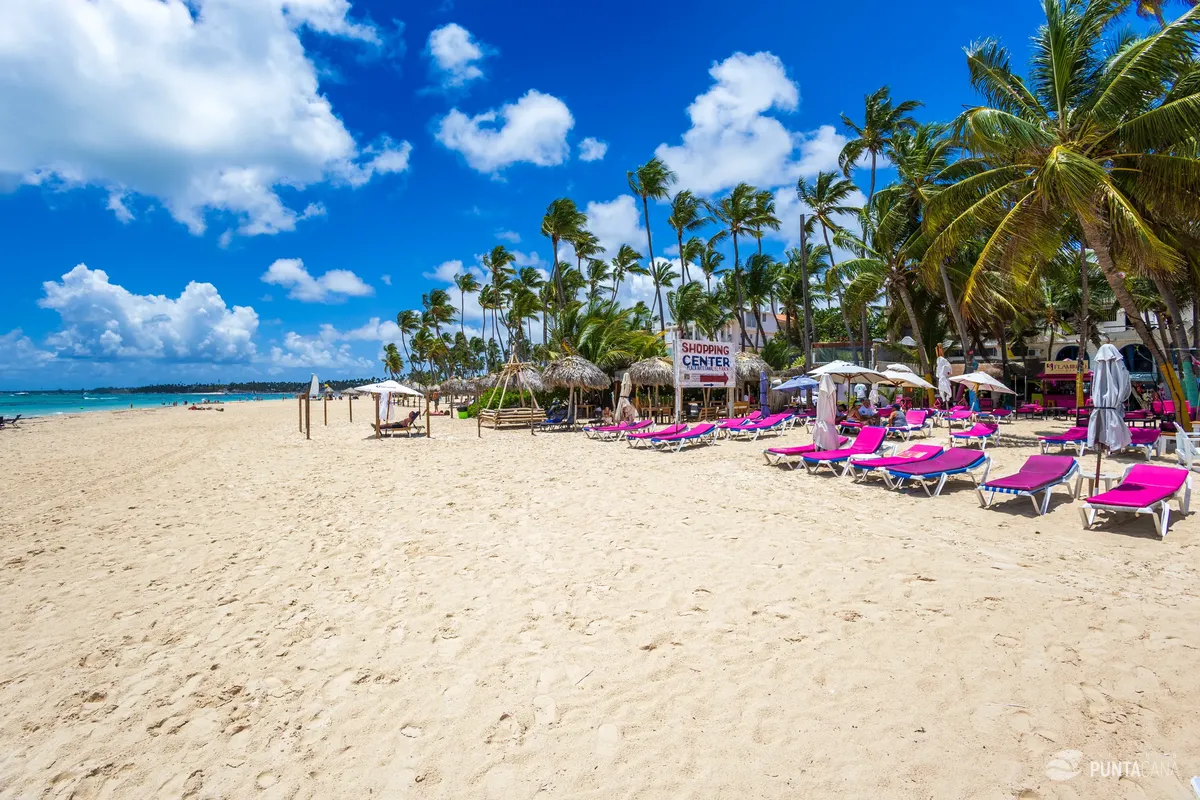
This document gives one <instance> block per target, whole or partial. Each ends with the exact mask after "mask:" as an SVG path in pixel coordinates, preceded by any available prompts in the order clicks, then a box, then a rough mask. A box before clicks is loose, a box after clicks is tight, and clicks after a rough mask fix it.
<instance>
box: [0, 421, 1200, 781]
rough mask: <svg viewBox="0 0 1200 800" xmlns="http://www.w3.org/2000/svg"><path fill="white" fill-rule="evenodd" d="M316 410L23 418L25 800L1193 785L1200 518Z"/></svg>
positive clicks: (743, 457) (1199, 697)
mask: <svg viewBox="0 0 1200 800" xmlns="http://www.w3.org/2000/svg"><path fill="white" fill-rule="evenodd" d="M313 411H314V415H313V416H314V422H315V423H316V424H315V425H314V429H313V439H312V441H305V439H304V436H303V434H300V433H298V432H297V430H296V407H295V404H294V402H263V403H250V404H242V405H230V406H228V407H227V408H226V410H225V411H224V412H190V411H187V410H184V409H161V410H147V411H132V412H117V413H96V414H89V415H80V416H75V417H70V418H60V419H52V420H44V421H42V420H37V421H33V422H30V423H28V424H23V425H22V426H21V427H20V428H19V429H17V430H4V431H0V454H3V458H4V462H5V465H6V470H5V478H4V481H3V485H2V488H0V615H2V616H0V618H2V620H3V631H4V636H3V637H0V667H2V668H0V745H2V746H0V798H43V797H46V798H159V797H162V798H244V797H256V798H258V797H261V798H367V797H378V798H391V797H412V798H535V797H536V798H550V797H579V798H597V799H598V800H599V798H605V799H607V798H618V797H620V798H672V799H674V798H757V797H764V798H767V797H780V798H783V797H805V798H972V799H973V800H985V799H986V800H993V799H995V800H1000V799H1001V798H1022V799H1027V798H1062V799H1064V800H1066V799H1067V798H1089V799H1103V798H1154V799H1155V800H1158V799H1159V798H1168V799H1173V798H1180V800H1182V799H1183V798H1188V797H1191V796H1192V794H1191V791H1190V790H1189V789H1188V788H1187V786H1186V784H1187V781H1188V780H1189V779H1190V776H1191V775H1196V774H1200V723H1198V722H1197V716H1196V713H1197V709H1200V677H1198V675H1200V672H1198V666H1197V665H1198V664H1200V602H1197V600H1198V594H1200V547H1198V546H1197V545H1198V543H1200V521H1198V520H1197V518H1196V515H1195V514H1193V515H1192V516H1191V517H1190V518H1187V519H1184V518H1181V517H1177V518H1176V519H1175V521H1174V522H1173V523H1172V528H1171V531H1170V534H1169V535H1168V536H1167V538H1166V540H1165V541H1160V540H1159V539H1158V538H1157V537H1156V536H1155V534H1154V528H1153V525H1152V523H1151V521H1150V520H1149V518H1146V517H1143V518H1140V519H1138V520H1137V521H1130V520H1123V521H1121V522H1119V523H1116V524H1112V523H1108V524H1105V525H1103V526H1099V527H1098V528H1097V529H1095V530H1092V531H1085V530H1084V529H1083V528H1082V525H1081V523H1080V519H1079V514H1078V506H1077V504H1076V503H1072V502H1070V501H1068V500H1067V496H1066V494H1065V492H1060V493H1059V494H1058V495H1056V497H1055V500H1054V502H1053V504H1052V510H1051V512H1050V514H1049V515H1048V516H1046V517H1041V518H1038V517H1035V516H1033V512H1032V508H1031V506H1030V504H1029V502H1028V501H1027V500H1025V499H1019V500H1013V501H1010V502H1008V503H1004V504H1002V505H1001V506H1000V507H999V509H992V510H983V509H981V508H979V506H978V503H977V502H976V499H975V495H974V492H973V491H971V490H969V489H968V488H967V486H968V484H967V483H965V482H961V483H959V484H957V485H954V486H953V488H948V489H947V492H946V493H945V494H944V496H942V497H940V498H935V499H928V498H926V497H925V496H924V495H923V494H912V493H907V494H898V493H895V492H889V491H887V490H886V489H884V488H883V487H882V486H881V485H879V484H877V483H876V484H873V485H857V484H854V483H851V482H850V481H849V480H843V479H834V478H830V477H814V476H809V475H806V474H804V473H803V471H798V472H792V471H784V470H780V469H777V468H768V467H766V466H764V464H763V460H762V458H761V456H760V455H759V453H760V452H761V450H762V449H763V448H764V447H768V446H773V445H775V444H785V445H786V444H800V443H805V442H807V441H808V440H809V437H808V435H807V434H806V433H804V432H803V431H802V430H797V431H793V432H790V433H788V434H785V435H784V436H779V437H773V438H771V439H764V440H762V441H760V442H757V443H750V442H721V443H720V444H718V445H717V446H713V447H705V448H698V449H695V450H692V451H687V452H683V453H680V454H677V455H668V454H661V453H653V452H638V451H633V450H630V449H629V448H628V447H626V446H625V445H624V444H604V443H598V442H594V441H589V440H586V439H585V438H584V437H583V435H582V434H565V433H557V434H545V435H539V436H536V437H531V436H529V434H528V433H527V432H521V431H502V432H493V431H490V430H484V432H483V438H481V439H480V438H477V437H476V429H475V423H474V421H473V420H472V421H458V420H450V419H447V418H435V419H434V429H433V434H434V436H433V438H432V439H428V440H427V439H411V440H409V439H404V438H400V439H395V440H384V441H381V442H380V441H375V440H374V439H372V438H369V436H370V428H369V425H368V424H367V423H366V422H365V420H366V419H367V418H368V417H369V416H370V406H369V405H368V404H367V403H361V404H358V403H356V406H355V415H356V418H358V421H357V422H355V423H354V424H351V423H350V422H349V421H348V420H347V419H346V406H345V403H344V402H343V403H335V404H331V406H330V418H331V419H330V424H329V426H328V427H325V426H322V425H321V424H320V414H319V413H318V412H319V407H318V406H315V405H314V407H313ZM1064 427H1066V426H1065V423H1061V422H1060V423H1051V422H1047V423H1031V422H1022V423H1018V424H1015V425H1012V426H1006V427H1005V428H1004V432H1005V433H1006V434H1008V435H1009V437H1010V442H1012V441H1013V440H1014V439H1019V440H1021V441H1023V442H1024V444H1022V445H1019V446H1018V445H1014V444H1011V443H1010V444H1007V445H1001V446H999V447H996V448H994V450H993V449H991V448H989V452H993V453H994V459H995V463H994V467H993V473H994V474H1006V473H1007V472H1009V471H1012V470H1014V469H1015V468H1016V467H1017V466H1018V465H1019V464H1020V463H1021V462H1022V461H1023V460H1024V458H1025V456H1026V455H1029V454H1031V453H1033V452H1035V450H1034V448H1033V446H1032V445H1031V443H1032V441H1033V439H1034V436H1035V431H1038V430H1060V429H1062V428H1064ZM945 437H946V433H945V429H944V428H940V429H937V430H936V431H935V435H934V437H933V440H932V441H945ZM1089 458H1092V457H1089ZM1118 460H1120V461H1123V462H1125V463H1133V458H1132V457H1130V458H1125V459H1118ZM1171 460H1173V457H1172V459H1171ZM1089 463H1090V461H1089ZM1163 463H1170V461H1168V460H1165V459H1164V461H1163ZM1064 751H1078V752H1079V753H1080V754H1081V761H1079V762H1077V763H1076V762H1075V761H1073V760H1072V758H1071V756H1070V755H1068V756H1065V757H1063V756H1056V754H1060V753H1063V752H1064ZM1056 757H1057V758H1058V759H1059V760H1058V761H1057V762H1053V763H1052V761H1053V760H1054V759H1055V758H1056ZM1064 759H1065V761H1064ZM1092 762H1106V763H1107V762H1126V763H1127V767H1126V770H1125V771H1126V773H1127V774H1125V775H1123V776H1122V777H1117V776H1115V775H1113V774H1112V773H1111V770H1110V771H1108V772H1107V773H1105V774H1092V773H1094V772H1095V770H1094V769H1093V768H1091V767H1090V766H1089V765H1091V764H1092ZM1129 763H1136V764H1138V765H1139V766H1138V769H1137V770H1136V772H1137V773H1138V774H1129V773H1133V772H1135V770H1132V769H1131V768H1130V767H1129V766H1128V764H1129ZM1048 767H1049V768H1050V769H1049V771H1048ZM1056 769H1057V771H1056ZM1075 770H1078V771H1079V772H1080V774H1078V775H1077V776H1075V777H1070V773H1071V772H1073V771H1075ZM1064 771H1065V774H1064Z"/></svg>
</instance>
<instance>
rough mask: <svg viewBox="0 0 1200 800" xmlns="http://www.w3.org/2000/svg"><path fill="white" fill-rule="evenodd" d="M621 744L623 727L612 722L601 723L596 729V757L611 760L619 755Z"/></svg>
mask: <svg viewBox="0 0 1200 800" xmlns="http://www.w3.org/2000/svg"><path fill="white" fill-rule="evenodd" d="M620 744H621V729H620V728H618V727H617V726H616V725H613V724H612V723H611V722H609V723H605V724H604V725H601V726H600V729H599V730H597V731H596V757H597V758H599V759H600V760H601V761H611V760H612V759H613V758H614V757H615V756H616V755H617V747H618V746H619V745H620Z"/></svg>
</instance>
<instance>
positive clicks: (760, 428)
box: [725, 414, 791, 441]
mask: <svg viewBox="0 0 1200 800" xmlns="http://www.w3.org/2000/svg"><path fill="white" fill-rule="evenodd" d="M789 416H791V415H790V414H772V415H771V416H769V417H763V418H762V419H760V420H759V421H758V422H747V423H745V424H744V425H738V426H737V427H736V428H727V429H726V430H725V435H726V436H727V437H728V438H730V439H741V438H742V437H743V436H748V437H750V441H757V440H758V437H759V436H761V435H762V434H763V433H765V432H767V431H779V430H782V429H783V426H784V425H785V424H786V423H787V417H789Z"/></svg>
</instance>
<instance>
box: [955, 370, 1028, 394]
mask: <svg viewBox="0 0 1200 800" xmlns="http://www.w3.org/2000/svg"><path fill="white" fill-rule="evenodd" d="M950 381H951V382H952V383H961V384H962V385H963V386H966V387H967V388H968V389H970V390H971V391H973V392H1003V393H1005V394H1016V392H1014V391H1013V390H1012V389H1010V388H1008V387H1007V386H1005V385H1004V384H1003V383H1001V382H1000V381H998V380H996V379H995V378H993V377H992V376H991V375H988V374H987V373H986V372H968V373H967V374H966V375H955V376H954V377H953V378H951V379H950Z"/></svg>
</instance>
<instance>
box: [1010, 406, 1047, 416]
mask: <svg viewBox="0 0 1200 800" xmlns="http://www.w3.org/2000/svg"><path fill="white" fill-rule="evenodd" d="M1045 410H1046V409H1044V408H1042V407H1041V406H1040V405H1038V404H1037V403H1022V404H1021V405H1019V406H1017V410H1016V411H1015V412H1013V413H1014V414H1016V416H1018V417H1020V416H1021V415H1022V414H1024V415H1025V416H1026V417H1028V418H1029V419H1033V418H1034V417H1036V416H1040V415H1041V414H1042V412H1044V411H1045Z"/></svg>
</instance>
